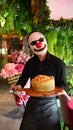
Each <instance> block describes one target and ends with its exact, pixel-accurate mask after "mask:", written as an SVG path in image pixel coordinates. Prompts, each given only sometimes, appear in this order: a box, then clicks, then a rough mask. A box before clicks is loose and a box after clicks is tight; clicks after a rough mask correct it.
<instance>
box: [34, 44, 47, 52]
mask: <svg viewBox="0 0 73 130" xmlns="http://www.w3.org/2000/svg"><path fill="white" fill-rule="evenodd" d="M45 48H46V44H45V45H44V47H43V48H41V49H38V50H36V49H34V51H36V52H39V51H43V50H44V49H45Z"/></svg>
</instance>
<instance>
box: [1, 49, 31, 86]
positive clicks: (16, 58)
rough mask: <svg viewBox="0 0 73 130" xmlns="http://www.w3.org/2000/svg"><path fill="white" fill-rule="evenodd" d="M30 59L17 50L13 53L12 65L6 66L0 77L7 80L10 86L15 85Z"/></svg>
mask: <svg viewBox="0 0 73 130" xmlns="http://www.w3.org/2000/svg"><path fill="white" fill-rule="evenodd" d="M29 58H30V57H29V56H28V55H27V54H26V53H20V52H18V51H17V50H15V51H14V52H13V53H12V63H7V64H5V66H4V68H2V69H1V73H0V76H1V77H2V78H4V79H6V78H7V79H8V83H9V85H10V86H11V85H13V84H15V83H16V82H17V80H18V78H19V77H20V75H21V73H22V71H23V68H24V66H25V63H26V62H27V60H28V59H29Z"/></svg>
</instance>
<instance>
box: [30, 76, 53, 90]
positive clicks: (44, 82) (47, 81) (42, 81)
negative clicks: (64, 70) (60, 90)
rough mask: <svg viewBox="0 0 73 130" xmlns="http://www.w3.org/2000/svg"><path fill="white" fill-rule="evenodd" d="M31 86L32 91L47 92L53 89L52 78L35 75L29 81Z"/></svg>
mask: <svg viewBox="0 0 73 130" xmlns="http://www.w3.org/2000/svg"><path fill="white" fill-rule="evenodd" d="M31 86H32V89H33V90H34V91H39V92H47V91H51V90H54V89H55V79H54V76H47V75H37V76H36V77H34V78H33V79H32V80H31Z"/></svg>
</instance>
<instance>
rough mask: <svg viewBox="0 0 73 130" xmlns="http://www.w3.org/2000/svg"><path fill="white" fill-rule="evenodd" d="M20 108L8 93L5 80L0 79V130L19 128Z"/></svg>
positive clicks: (17, 129)
mask: <svg viewBox="0 0 73 130" xmlns="http://www.w3.org/2000/svg"><path fill="white" fill-rule="evenodd" d="M21 113H22V110H21V108H19V107H17V106H16V104H15V100H14V97H13V95H12V94H10V93H9V86H8V83H7V81H5V80H1V79H0V130H4V129H5V130H19V126H20V122H21V119H22V115H20V114H21Z"/></svg>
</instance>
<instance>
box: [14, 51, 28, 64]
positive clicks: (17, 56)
mask: <svg viewBox="0 0 73 130" xmlns="http://www.w3.org/2000/svg"><path fill="white" fill-rule="evenodd" d="M28 59H29V56H28V55H27V54H26V53H20V52H18V51H14V52H13V53H12V61H13V62H14V63H16V64H18V63H22V64H25V63H26V61H27V60H28Z"/></svg>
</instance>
